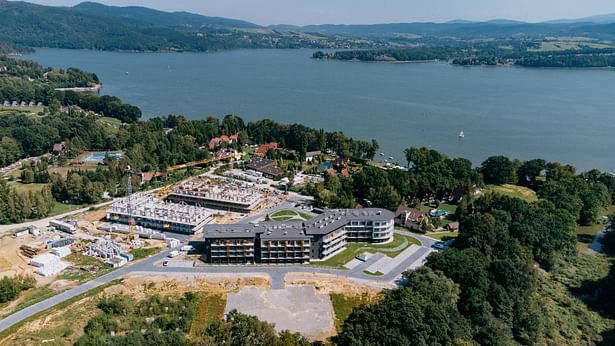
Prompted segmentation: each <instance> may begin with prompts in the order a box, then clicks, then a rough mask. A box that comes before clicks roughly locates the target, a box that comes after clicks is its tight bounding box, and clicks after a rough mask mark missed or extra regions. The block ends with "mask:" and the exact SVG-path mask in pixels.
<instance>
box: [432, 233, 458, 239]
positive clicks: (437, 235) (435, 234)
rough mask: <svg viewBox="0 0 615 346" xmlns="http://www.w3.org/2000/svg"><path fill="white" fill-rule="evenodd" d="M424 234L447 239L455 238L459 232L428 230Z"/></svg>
mask: <svg viewBox="0 0 615 346" xmlns="http://www.w3.org/2000/svg"><path fill="white" fill-rule="evenodd" d="M425 235H426V236H428V237H430V238H434V239H438V240H449V239H452V238H457V236H458V235H459V232H428V233H426V234H425Z"/></svg>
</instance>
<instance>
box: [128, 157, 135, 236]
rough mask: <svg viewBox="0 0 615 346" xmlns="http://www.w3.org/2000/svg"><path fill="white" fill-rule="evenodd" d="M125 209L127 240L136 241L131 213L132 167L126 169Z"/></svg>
mask: <svg viewBox="0 0 615 346" xmlns="http://www.w3.org/2000/svg"><path fill="white" fill-rule="evenodd" d="M126 209H127V211H128V239H129V240H135V239H136V236H135V234H136V230H135V218H134V216H133V211H132V167H130V165H128V166H127V167H126Z"/></svg>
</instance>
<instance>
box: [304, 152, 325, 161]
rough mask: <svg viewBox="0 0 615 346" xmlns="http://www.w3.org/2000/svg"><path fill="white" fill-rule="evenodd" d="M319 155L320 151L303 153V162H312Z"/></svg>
mask: <svg viewBox="0 0 615 346" xmlns="http://www.w3.org/2000/svg"><path fill="white" fill-rule="evenodd" d="M320 155H322V152H321V151H320V150H316V151H308V152H307V153H305V162H312V161H314V160H315V159H316V158H317V157H319V156H320Z"/></svg>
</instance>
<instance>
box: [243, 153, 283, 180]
mask: <svg viewBox="0 0 615 346" xmlns="http://www.w3.org/2000/svg"><path fill="white" fill-rule="evenodd" d="M245 167H246V168H247V169H251V170H253V171H257V172H261V173H262V174H263V176H264V177H266V178H270V179H274V178H276V177H278V176H280V175H282V174H284V170H283V169H281V168H280V167H278V163H277V162H276V161H274V160H270V159H264V158H260V157H255V158H253V159H251V160H250V161H248V162H246V165H245Z"/></svg>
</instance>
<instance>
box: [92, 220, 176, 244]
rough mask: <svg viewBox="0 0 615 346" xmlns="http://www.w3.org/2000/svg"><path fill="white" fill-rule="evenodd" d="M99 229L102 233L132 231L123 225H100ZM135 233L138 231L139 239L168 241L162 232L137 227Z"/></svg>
mask: <svg viewBox="0 0 615 346" xmlns="http://www.w3.org/2000/svg"><path fill="white" fill-rule="evenodd" d="M98 229H99V230H101V231H105V232H112V233H120V234H128V233H130V229H129V228H128V225H124V224H121V223H104V224H102V225H100V226H99V227H98ZM135 231H136V235H137V236H139V238H145V239H158V240H165V239H167V236H166V234H164V233H162V232H158V231H156V230H153V229H151V228H146V227H141V226H135Z"/></svg>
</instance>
